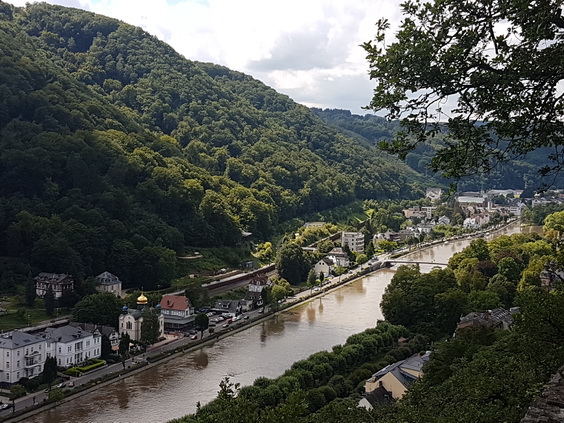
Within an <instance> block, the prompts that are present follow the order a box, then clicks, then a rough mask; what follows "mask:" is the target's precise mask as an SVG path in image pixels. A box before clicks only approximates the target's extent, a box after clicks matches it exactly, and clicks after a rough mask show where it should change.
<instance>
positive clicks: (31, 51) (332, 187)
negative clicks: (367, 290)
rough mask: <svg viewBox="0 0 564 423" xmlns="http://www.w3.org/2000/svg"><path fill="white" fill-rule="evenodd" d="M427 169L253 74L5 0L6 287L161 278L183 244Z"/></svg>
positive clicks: (0, 162)
mask: <svg viewBox="0 0 564 423" xmlns="http://www.w3.org/2000/svg"><path fill="white" fill-rule="evenodd" d="M425 181H426V180H425V179H424V178H423V177H421V176H420V175H418V174H417V173H416V172H414V171H412V170H411V169H410V168H409V167H407V166H405V165H404V164H403V163H401V162H399V161H397V160H396V159H394V158H392V157H389V156H387V155H383V154H382V153H381V152H379V151H378V150H377V149H376V148H374V147H373V146H371V145H367V144H366V143H362V142H358V141H357V140H355V139H353V138H350V137H346V136H344V135H342V134H341V133H340V132H339V131H337V130H336V129H334V128H331V127H330V126H329V125H327V124H325V123H324V122H323V121H322V120H321V119H320V118H318V117H317V116H315V115H314V114H313V113H312V112H311V111H310V110H309V109H307V108H305V107H303V106H301V105H298V104H296V103H295V102H293V101H292V100H291V99H290V98H288V97H287V96H284V95H280V94H278V93H276V92H275V91H274V90H272V89H271V88H269V87H267V86H265V85H264V84H262V83H260V82H259V81H256V80H254V79H253V78H251V77H249V76H246V75H243V74H241V73H237V72H232V71H230V70H228V69H226V68H224V67H220V66H216V65H212V64H205V63H195V62H192V61H189V60H186V59H185V58H184V57H182V56H181V55H179V54H177V53H176V52H175V51H174V50H173V49H172V48H171V47H169V46H168V45H166V44H165V43H163V42H161V41H159V40H158V39H156V38H155V37H153V36H151V35H149V34H147V33H146V32H144V31H142V30H141V29H139V28H135V27H133V26H130V25H127V24H125V23H123V22H120V21H117V20H114V19H109V18H106V17H103V16H99V15H95V14H92V13H89V12H85V11H81V10H77V9H70V8H64V7H59V6H51V5H47V4H32V5H27V7H25V8H14V7H12V6H11V5H8V4H6V3H3V2H0V261H1V266H0V269H2V270H1V275H0V290H1V291H3V292H9V291H12V290H14V288H15V287H17V286H18V285H22V283H23V281H24V279H25V278H27V277H28V275H30V274H32V275H33V274H35V273H36V272H38V271H47V272H49V271H50V272H65V273H71V274H73V275H74V276H75V277H76V278H77V279H78V280H81V279H83V278H84V277H86V276H88V275H96V274H98V273H100V272H102V271H104V270H108V271H110V272H112V273H115V274H116V275H118V276H119V277H120V278H122V280H123V281H124V282H125V283H126V285H129V286H131V285H135V286H145V287H146V288H148V289H150V288H152V287H156V285H157V283H161V286H163V285H162V284H166V283H168V282H169V281H170V280H171V278H173V277H174V276H175V273H176V269H175V256H176V255H177V254H179V253H183V252H185V251H187V249H189V247H194V248H197V247H202V246H204V247H205V246H226V245H227V246H228V245H236V244H237V243H238V242H239V241H240V239H241V230H245V231H250V232H252V233H253V235H254V236H255V239H258V240H261V239H268V237H269V236H271V235H272V234H273V231H275V230H276V227H277V225H278V224H279V223H282V222H285V221H287V220H289V219H292V218H295V217H299V216H303V215H305V214H308V213H313V212H317V211H321V210H325V209H329V208H332V207H335V206H339V205H344V204H348V203H350V202H352V201H354V200H363V199H387V198H395V197H404V198H409V197H412V198H413V197H417V196H419V195H420V194H421V192H422V188H423V187H424V186H425Z"/></svg>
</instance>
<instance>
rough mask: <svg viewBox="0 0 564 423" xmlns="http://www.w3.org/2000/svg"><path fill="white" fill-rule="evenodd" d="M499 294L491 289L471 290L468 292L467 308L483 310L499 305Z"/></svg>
mask: <svg viewBox="0 0 564 423" xmlns="http://www.w3.org/2000/svg"><path fill="white" fill-rule="evenodd" d="M500 305H501V304H500V300H499V296H498V295H497V294H496V293H495V292H492V291H471V292H470V293H469V294H468V310H470V311H479V312H484V311H487V310H492V309H494V308H496V307H499V306H500Z"/></svg>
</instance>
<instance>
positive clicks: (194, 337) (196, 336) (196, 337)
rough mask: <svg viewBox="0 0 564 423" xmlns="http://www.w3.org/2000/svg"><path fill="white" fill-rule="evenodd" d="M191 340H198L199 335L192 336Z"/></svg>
mask: <svg viewBox="0 0 564 423" xmlns="http://www.w3.org/2000/svg"><path fill="white" fill-rule="evenodd" d="M190 339H192V340H194V339H198V335H192V336H191V337H190Z"/></svg>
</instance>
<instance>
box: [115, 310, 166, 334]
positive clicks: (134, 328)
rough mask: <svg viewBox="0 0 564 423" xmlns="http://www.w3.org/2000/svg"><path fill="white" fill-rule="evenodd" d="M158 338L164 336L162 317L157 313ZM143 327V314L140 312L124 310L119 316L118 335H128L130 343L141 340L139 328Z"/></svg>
mask: <svg viewBox="0 0 564 423" xmlns="http://www.w3.org/2000/svg"><path fill="white" fill-rule="evenodd" d="M158 322H159V337H161V336H163V335H164V316H163V315H162V314H161V313H159V315H158ZM142 326H143V312H142V311H141V310H135V309H133V310H132V309H126V310H124V313H122V314H121V315H120V316H119V333H120V336H121V335H123V334H124V333H127V334H128V335H129V338H130V339H131V340H132V341H140V340H141V327H142Z"/></svg>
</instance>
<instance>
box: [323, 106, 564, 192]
mask: <svg viewBox="0 0 564 423" xmlns="http://www.w3.org/2000/svg"><path fill="white" fill-rule="evenodd" d="M312 110H313V112H314V113H315V114H316V115H317V116H318V117H320V118H321V119H323V121H325V122H326V123H328V124H329V125H331V126H333V127H335V128H338V129H340V130H341V131H342V133H343V134H346V135H347V136H349V137H353V138H355V139H356V140H357V141H359V142H364V143H365V144H366V145H372V146H373V145H378V144H379V143H380V142H381V141H390V140H392V139H393V137H394V134H395V133H396V131H398V130H399V129H400V125H399V122H397V121H395V122H388V121H387V120H386V119H384V118H382V117H379V116H374V115H370V114H367V115H364V116H360V115H355V114H352V113H351V112H350V111H348V110H339V109H325V110H321V109H312ZM440 148H441V140H440V138H437V139H436V140H434V141H433V142H431V143H430V144H429V145H423V146H421V145H420V146H418V147H417V148H416V149H415V150H414V151H413V152H411V153H409V154H408V155H407V157H406V163H407V164H408V165H409V166H410V167H411V168H412V169H413V170H415V171H416V172H418V173H420V174H422V175H428V176H430V177H433V178H434V179H435V180H436V181H437V183H438V184H441V185H448V184H449V183H450V182H452V181H450V180H447V179H444V178H441V177H440V175H434V174H431V173H430V171H429V164H430V163H431V159H432V157H433V156H434V154H435V151H436V150H437V149H440ZM551 153H552V151H551V150H550V149H548V148H541V149H538V150H536V151H534V152H532V153H530V154H529V155H527V156H526V157H523V158H521V160H515V161H512V162H511V163H509V164H500V165H498V166H497V167H496V168H495V169H493V171H492V172H491V173H490V174H488V175H477V176H472V177H468V178H464V179H461V180H460V181H457V182H458V188H459V189H460V190H462V191H476V190H477V191H479V190H480V189H482V188H483V189H524V188H525V187H527V188H530V190H532V191H535V190H538V189H540V188H542V185H543V184H548V185H552V186H553V187H557V188H562V187H564V179H563V178H562V176H558V177H556V178H554V177H553V178H551V177H547V178H544V179H541V177H540V175H539V173H538V170H539V169H540V168H542V167H543V166H545V165H546V161H547V157H548V156H549V155H550V154H551Z"/></svg>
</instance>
